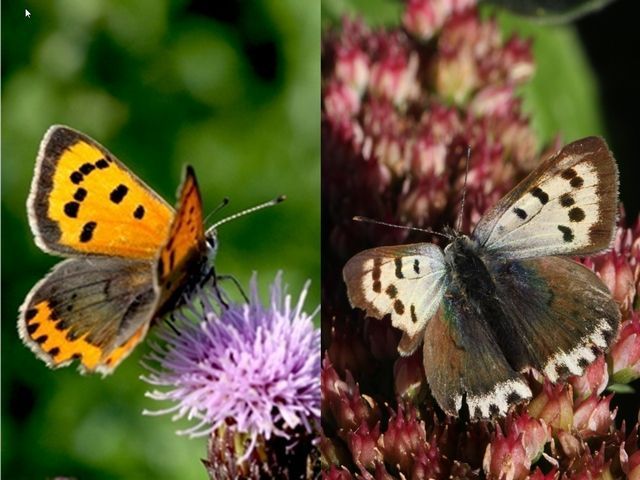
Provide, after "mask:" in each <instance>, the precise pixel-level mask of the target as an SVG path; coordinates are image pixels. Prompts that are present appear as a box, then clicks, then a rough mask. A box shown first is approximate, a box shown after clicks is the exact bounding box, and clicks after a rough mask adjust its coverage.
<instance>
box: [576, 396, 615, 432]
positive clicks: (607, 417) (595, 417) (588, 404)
mask: <svg viewBox="0 0 640 480" xmlns="http://www.w3.org/2000/svg"><path fill="white" fill-rule="evenodd" d="M612 397H613V394H611V395H608V396H606V397H604V398H599V397H598V396H596V395H592V396H591V397H589V398H588V399H587V400H585V401H584V402H582V403H581V404H580V405H579V406H578V407H577V408H576V409H575V412H574V414H573V428H574V429H575V430H576V431H578V433H580V436H581V437H582V438H585V439H586V438H589V437H593V436H597V435H599V436H602V435H606V434H607V433H608V432H609V429H610V428H611V427H612V426H613V420H614V419H615V417H616V410H614V411H613V412H612V411H611V409H610V404H611V398H612Z"/></svg>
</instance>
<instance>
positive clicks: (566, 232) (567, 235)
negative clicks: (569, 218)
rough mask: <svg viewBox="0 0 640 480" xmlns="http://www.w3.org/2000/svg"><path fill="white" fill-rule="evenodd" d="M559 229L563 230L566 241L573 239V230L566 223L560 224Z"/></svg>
mask: <svg viewBox="0 0 640 480" xmlns="http://www.w3.org/2000/svg"><path fill="white" fill-rule="evenodd" d="M558 230H560V231H561V232H562V239H563V240H564V241H565V242H572V241H573V238H574V236H573V231H572V230H571V229H570V228H569V227H565V226H564V225H558Z"/></svg>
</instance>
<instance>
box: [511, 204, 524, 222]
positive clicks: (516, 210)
mask: <svg viewBox="0 0 640 480" xmlns="http://www.w3.org/2000/svg"><path fill="white" fill-rule="evenodd" d="M513 213H515V214H516V215H517V216H518V217H520V218H521V219H522V220H524V219H525V218H527V212H525V211H524V210H523V209H521V208H518V207H515V208H514V209H513Z"/></svg>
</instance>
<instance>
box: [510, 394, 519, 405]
mask: <svg viewBox="0 0 640 480" xmlns="http://www.w3.org/2000/svg"><path fill="white" fill-rule="evenodd" d="M520 400H522V397H521V396H520V394H519V393H518V392H511V393H509V395H508V396H507V403H508V404H509V405H513V404H514V403H518V402H519V401H520Z"/></svg>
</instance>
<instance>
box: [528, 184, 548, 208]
mask: <svg viewBox="0 0 640 480" xmlns="http://www.w3.org/2000/svg"><path fill="white" fill-rule="evenodd" d="M531 195H533V196H534V197H536V198H537V199H538V200H540V203H541V204H542V205H544V204H546V203H547V202H548V201H549V195H548V194H547V192H545V191H544V190H542V189H541V188H540V187H536V188H534V189H533V190H531Z"/></svg>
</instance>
